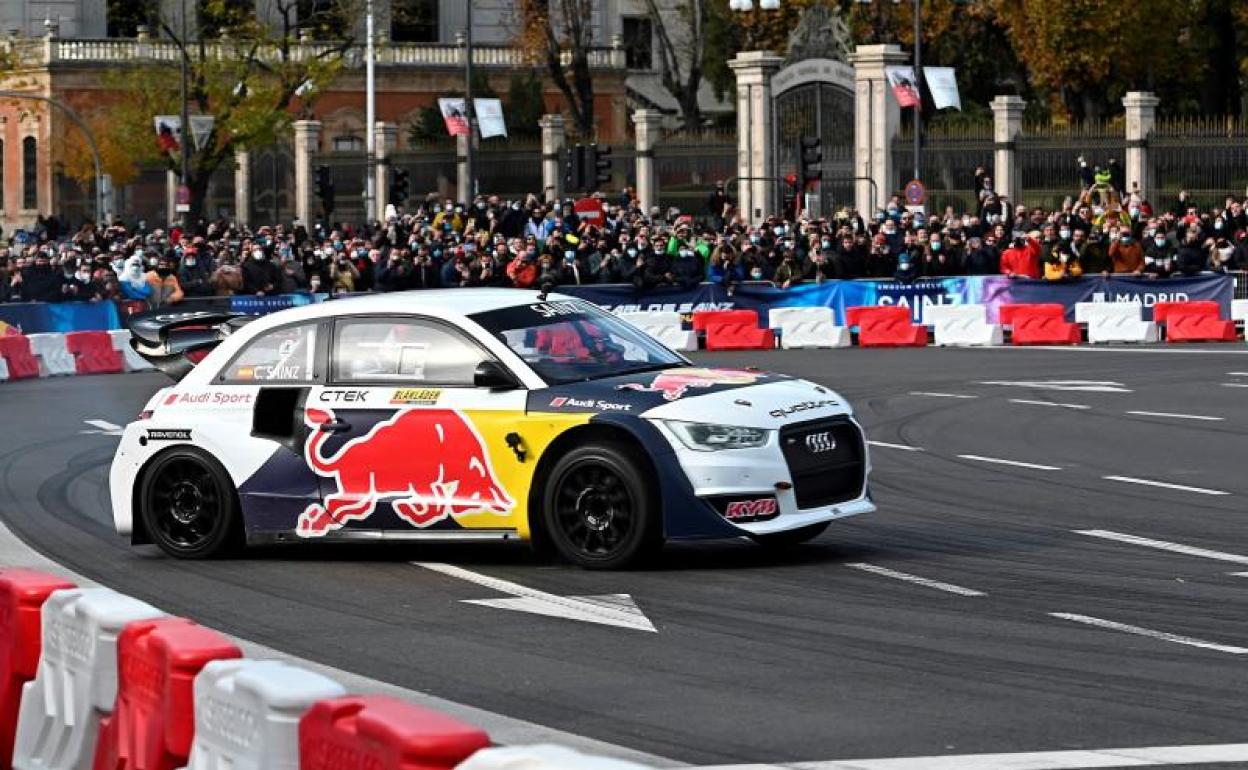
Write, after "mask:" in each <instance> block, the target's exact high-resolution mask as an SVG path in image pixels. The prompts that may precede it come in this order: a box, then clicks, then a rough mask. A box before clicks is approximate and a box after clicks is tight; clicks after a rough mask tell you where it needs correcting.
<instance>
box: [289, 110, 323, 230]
mask: <svg viewBox="0 0 1248 770" xmlns="http://www.w3.org/2000/svg"><path fill="white" fill-rule="evenodd" d="M292 127H293V128H294V130H295V219H297V220H299V221H300V222H302V223H303V226H304V227H306V228H307V229H308V232H311V231H312V212H313V211H315V208H314V207H313V205H312V194H313V186H312V154H313V153H315V152H316V150H317V148H318V147H319V146H320V139H321V121H319V120H296V121H295V122H294V125H293V126H292Z"/></svg>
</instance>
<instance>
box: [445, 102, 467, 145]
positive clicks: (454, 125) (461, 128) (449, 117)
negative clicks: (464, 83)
mask: <svg viewBox="0 0 1248 770" xmlns="http://www.w3.org/2000/svg"><path fill="white" fill-rule="evenodd" d="M438 109H440V110H442V120H443V121H445V123H446V132H447V133H448V134H450V135H451V136H468V107H467V105H466V104H465V103H464V100H463V99H439V100H438Z"/></svg>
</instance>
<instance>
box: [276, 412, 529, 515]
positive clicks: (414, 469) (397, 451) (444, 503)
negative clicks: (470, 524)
mask: <svg viewBox="0 0 1248 770" xmlns="http://www.w3.org/2000/svg"><path fill="white" fill-rule="evenodd" d="M333 419H334V413H333V411H332V410H329V409H308V410H307V411H306V413H305V415H304V420H305V422H306V423H307V425H308V427H309V428H311V429H312V432H311V434H310V435H309V436H308V440H307V442H306V443H305V444H304V459H305V460H306V461H307V463H308V467H310V468H311V469H312V470H313V471H315V472H316V473H317V474H318V475H320V476H324V477H326V478H330V479H334V481H335V482H336V483H337V485H338V490H337V491H336V492H333V493H331V494H328V495H326V496H325V500H324V505H309V506H308V507H307V509H306V510H304V512H303V513H302V514H300V515H299V523H298V525H297V527H296V529H295V531H296V533H297V534H298V535H299V536H300V537H319V536H321V535H324V534H325V533H327V532H330V531H333V530H336V529H340V528H342V527H343V526H344V525H346V524H348V523H349V522H352V521H360V520H363V519H366V518H368V517H369V516H370V515H371V514H372V513H373V511H374V510H375V509H376V508H377V504H378V503H380V502H383V501H387V502H389V503H390V505H391V507H392V508H393V509H394V512H395V514H396V515H398V517H399V518H401V519H402V520H403V521H406V522H407V523H408V524H411V525H412V526H413V527H421V528H423V527H428V526H430V525H431V524H434V523H436V522H439V521H442V520H443V519H446V518H448V517H451V518H454V517H458V516H461V515H463V514H466V513H482V512H489V513H496V514H499V515H505V514H507V513H509V512H510V511H511V509H512V508H514V507H515V504H516V503H515V500H513V499H512V497H511V495H509V494H508V493H507V490H506V489H504V488H503V486H502V484H501V483H499V481H498V479H497V477H496V476H495V475H494V470H493V468H491V466H490V458H489V455H488V454H487V453H486V451H485V445H484V443H483V442H482V440H481V437H480V436H479V435H478V434H477V432H476V430H475V429H474V428H473V427H472V425H471V424H470V423H469V422H468V420H466V419H465V418H464V416H463V415H462V414H460V413H459V412H457V411H454V410H451V409H405V410H400V411H399V412H398V413H397V414H395V415H394V417H391V418H390V419H388V420H383V421H382V422H379V423H377V424H376V425H374V426H373V428H372V430H370V431H369V432H368V433H367V434H365V435H363V436H360V437H358V438H354V439H351V440H350V441H348V442H346V443H345V444H344V445H343V446H342V448H340V449H339V450H338V451H337V453H335V454H334V456H333V457H325V456H324V455H323V447H324V444H325V441H326V440H327V439H328V438H329V435H330V434H329V433H328V432H326V431H323V430H320V429H319V428H320V427H321V426H322V425H324V424H325V423H327V422H331V421H332V420H333Z"/></svg>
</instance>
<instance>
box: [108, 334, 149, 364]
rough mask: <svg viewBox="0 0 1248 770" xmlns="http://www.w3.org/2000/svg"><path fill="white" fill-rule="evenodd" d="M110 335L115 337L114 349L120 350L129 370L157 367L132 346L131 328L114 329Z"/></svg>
mask: <svg viewBox="0 0 1248 770" xmlns="http://www.w3.org/2000/svg"><path fill="white" fill-rule="evenodd" d="M108 336H109V337H112V338H113V350H116V351H120V353H121V357H122V360H123V361H125V364H126V371H127V372H145V371H148V370H151V369H155V368H156V367H154V366H152V365H151V364H149V363H148V362H147V361H146V360H145V359H144V358H143V356H141V355H139V354H138V353H136V352H135V350H134V348H132V347H130V330H129V329H112V330H111V331H109V333H108Z"/></svg>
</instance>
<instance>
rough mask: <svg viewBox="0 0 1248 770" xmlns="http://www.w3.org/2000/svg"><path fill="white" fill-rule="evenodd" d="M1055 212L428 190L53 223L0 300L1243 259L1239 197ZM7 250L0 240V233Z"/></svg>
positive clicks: (1117, 203)
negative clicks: (278, 207) (1204, 203)
mask: <svg viewBox="0 0 1248 770" xmlns="http://www.w3.org/2000/svg"><path fill="white" fill-rule="evenodd" d="M1084 181H1085V185H1084V188H1083V189H1082V191H1081V192H1080V193H1079V194H1078V195H1077V196H1072V197H1071V198H1070V199H1068V200H1067V201H1066V202H1065V203H1063V204H1062V205H1061V206H1060V207H1059V208H1057V209H1056V210H1045V209H1043V208H1037V207H1027V206H1023V205H1015V204H1013V203H1012V202H1011V201H1009V200H1008V198H1007V197H1006V196H1005V195H1002V194H998V193H997V192H996V191H994V189H993V184H992V180H991V178H989V177H988V176H987V175H986V174H984V173H983V172H982V170H981V171H980V173H979V174H977V180H976V188H977V190H978V205H977V206H975V207H974V210H971V211H964V212H960V213H959V212H956V211H954V210H952V208H950V209H946V210H945V211H943V212H939V213H935V214H931V215H928V216H925V215H924V214H923V213H921V212H912V211H910V210H908V209H907V208H906V207H905V206H904V205H903V204H902V202H901V200H900V199H899V198H893V199H892V200H891V201H890V202H889V203H888V205H887V206H886V207H884V208H882V209H879V210H877V211H874V212H870V213H866V214H864V213H861V212H857V211H855V210H853V209H852V208H848V207H844V208H840V209H838V210H836V211H834V212H831V213H830V215H829V216H826V217H820V218H812V217H810V216H807V215H806V214H805V213H803V212H799V213H797V214H796V215H790V216H787V217H770V218H768V219H767V220H766V221H765V222H763V223H762V224H760V225H758V226H748V225H746V224H743V223H741V222H740V221H739V219H738V218H737V217H736V215H735V210H734V209H733V205H732V201H731V199H730V197H729V196H728V195H727V194H726V193H725V191H724V190H723V188H722V186H719V187H717V188H716V189H715V191H714V192H712V194H711V196H710V198H709V200H708V203H707V207H706V210H705V211H703V212H697V216H691V215H682V214H681V212H678V211H675V210H669V211H666V212H665V211H660V210H658V209H657V208H656V209H653V210H651V211H642V210H640V209H639V208H638V206H637V204H636V201H635V200H632V199H631V198H629V196H628V195H627V194H625V195H622V196H616V197H606V198H604V199H603V201H602V203H603V206H602V215H601V218H600V220H599V221H591V219H590V218H587V217H585V216H583V215H581V214H578V213H577V212H576V211H575V210H574V208H573V204H572V201H570V200H568V201H562V202H556V203H546V202H544V201H541V200H539V199H538V198H537V197H535V196H529V198H528V199H527V200H515V201H505V200H501V199H499V198H498V197H496V196H482V197H478V198H477V199H475V200H473V201H470V202H466V203H459V202H456V201H452V200H446V199H442V198H439V197H434V196H430V197H429V198H428V199H426V200H425V201H423V202H422V203H419V204H418V205H415V206H412V207H411V208H410V209H408V210H406V211H400V210H396V209H394V208H393V207H389V208H388V210H387V212H386V214H387V215H386V217H385V221H384V222H379V223H375V224H374V225H373V226H371V227H359V226H351V225H333V226H321V225H315V226H313V227H312V228H310V229H309V228H307V227H305V226H303V225H301V224H299V223H296V224H295V225H294V226H293V227H287V226H284V225H280V224H279V225H274V226H266V227H258V228H255V229H254V230H250V229H247V228H240V227H237V226H234V225H232V224H231V223H229V222H226V221H213V222H206V221H205V222H200V223H199V224H198V225H197V226H196V227H195V228H193V229H192V230H191V231H183V230H181V229H179V228H177V227H174V228H171V229H167V230H166V229H148V228H146V227H145V226H144V225H143V224H142V223H137V224H133V225H126V224H124V223H122V222H120V221H118V222H115V223H113V224H112V225H109V226H107V227H96V226H95V225H93V224H86V225H83V226H82V227H81V229H79V230H78V231H77V232H74V233H72V234H71V233H63V232H61V230H62V226H61V224H60V223H59V222H58V221H57V220H56V219H55V218H48V219H40V221H39V223H38V225H37V226H36V227H35V228H34V229H33V230H31V231H23V232H20V233H16V234H14V235H13V236H12V237H9V238H8V239H7V242H8V246H7V247H0V301H3V302H32V301H34V302H67V301H99V300H121V301H131V302H135V303H144V304H146V305H148V306H150V307H159V306H163V305H167V304H171V303H176V302H179V301H181V300H183V299H184V298H190V297H206V296H214V295H215V296H221V295H234V294H246V295H256V296H265V295H273V294H281V293H288V292H296V291H311V292H325V293H331V294H336V293H343V292H361V291H397V290H402V289H427V288H435V287H459V286H500V287H501V286H514V287H521V288H529V287H540V286H542V285H545V284H553V285H556V286H558V285H567V284H591V283H608V284H616V283H623V284H632V285H633V286H634V287H635V288H636V290H637V291H638V292H643V291H646V290H648V289H651V288H653V287H656V286H664V285H674V286H684V287H690V286H693V285H696V284H698V283H700V282H703V281H711V282H717V283H721V284H724V285H726V287H727V288H728V289H729V290H731V289H732V288H733V286H735V285H736V284H738V283H741V282H745V281H770V282H772V283H773V284H774V285H775V286H777V287H779V288H789V287H792V286H795V285H799V284H803V283H810V282H815V283H818V282H822V281H827V280H833V279H848V278H884V279H893V280H899V281H913V280H916V279H919V278H923V277H943V276H954V275H967V274H970V275H992V274H1001V275H1006V276H1010V277H1015V278H1033V279H1042V278H1043V279H1048V280H1069V279H1072V278H1076V277H1078V276H1080V275H1091V274H1110V273H1118V274H1129V275H1142V276H1147V277H1153V278H1159V279H1160V278H1166V277H1168V276H1172V275H1195V274H1197V273H1200V272H1202V271H1211V270H1212V271H1227V270H1243V269H1248V207H1246V206H1245V202H1244V201H1242V200H1238V199H1235V198H1227V199H1226V200H1225V201H1224V202H1223V203H1222V204H1221V205H1217V206H1213V207H1205V208H1198V207H1197V206H1195V205H1191V204H1190V203H1189V201H1188V200H1187V196H1186V195H1180V197H1179V201H1178V203H1177V205H1175V206H1174V207H1171V208H1169V209H1167V210H1157V209H1154V207H1152V206H1151V205H1150V204H1149V203H1148V202H1147V201H1144V200H1140V199H1139V197H1138V196H1135V195H1132V194H1123V193H1121V192H1119V191H1118V190H1116V189H1114V185H1113V180H1112V179H1111V176H1110V175H1109V174H1108V173H1104V174H1096V175H1092V174H1090V173H1089V175H1088V176H1087V178H1086V179H1085V180H1084ZM0 243H2V241H0Z"/></svg>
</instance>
